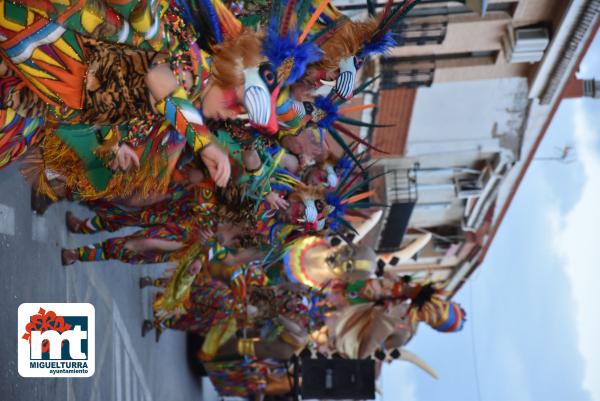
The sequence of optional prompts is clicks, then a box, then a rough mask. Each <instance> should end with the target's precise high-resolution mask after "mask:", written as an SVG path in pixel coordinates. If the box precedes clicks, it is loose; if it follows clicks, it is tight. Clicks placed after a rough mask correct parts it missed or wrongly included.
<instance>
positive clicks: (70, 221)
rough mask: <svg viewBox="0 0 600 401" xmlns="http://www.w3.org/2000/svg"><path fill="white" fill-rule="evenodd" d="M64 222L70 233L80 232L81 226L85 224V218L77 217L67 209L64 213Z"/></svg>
mask: <svg viewBox="0 0 600 401" xmlns="http://www.w3.org/2000/svg"><path fill="white" fill-rule="evenodd" d="M65 224H66V225H67V230H69V232H70V233H74V234H81V233H82V232H83V230H82V226H83V225H84V224H85V220H81V219H79V218H77V217H76V216H75V215H74V214H73V213H72V212H70V211H69V212H67V213H66V214H65Z"/></svg>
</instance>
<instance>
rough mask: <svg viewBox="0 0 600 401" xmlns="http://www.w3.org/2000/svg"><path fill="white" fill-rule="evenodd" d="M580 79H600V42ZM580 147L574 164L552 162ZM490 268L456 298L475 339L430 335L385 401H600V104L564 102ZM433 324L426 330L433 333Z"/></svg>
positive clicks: (420, 340)
mask: <svg viewBox="0 0 600 401" xmlns="http://www.w3.org/2000/svg"><path fill="white" fill-rule="evenodd" d="M579 75H580V77H584V78H592V77H596V78H597V79H600V35H597V37H596V39H595V40H594V42H593V44H592V47H591V48H590V50H589V51H588V55H587V56H586V58H585V59H584V61H583V63H582V65H581V69H580V74H579ZM567 145H568V146H573V147H574V149H575V151H574V154H573V157H572V162H571V163H568V164H565V163H559V162H556V161H544V160H540V159H539V158H541V157H548V156H556V155H557V154H558V153H559V151H558V150H557V149H561V148H563V147H564V146H567ZM536 157H537V158H538V160H536V161H534V162H533V163H532V166H531V167H530V169H529V171H528V172H527V175H526V176H525V179H524V180H523V182H522V184H521V187H520V189H519V191H518V192H517V194H516V196H515V199H514V200H513V203H512V205H511V207H510V209H509V211H508V213H507V215H506V217H505V219H504V221H503V223H502V225H501V226H500V229H499V231H498V233H497V235H496V238H495V240H494V242H493V243H492V246H491V248H490V251H489V253H488V255H487V257H486V260H485V261H484V263H483V264H482V265H481V266H480V267H479V269H478V271H477V272H475V274H474V275H473V276H472V277H471V279H470V280H469V281H468V282H467V284H465V285H464V286H463V288H462V289H461V290H460V291H459V293H458V294H457V295H456V297H455V300H456V301H458V302H459V303H461V304H462V306H463V307H464V308H465V310H466V311H467V319H468V320H467V323H466V324H465V327H464V329H463V331H461V332H459V333H454V334H445V333H437V332H435V331H433V330H432V329H430V328H429V327H420V328H419V332H418V334H417V335H416V337H415V339H414V340H413V341H412V342H411V343H410V344H409V345H408V347H407V348H408V349H410V350H411V351H413V352H415V353H416V354H418V355H419V356H421V357H422V358H423V359H424V360H426V361H427V362H429V364H430V365H431V366H433V367H434V369H436V371H437V372H438V374H439V376H440V378H439V379H438V380H434V379H432V378H430V377H429V376H427V375H426V374H424V373H422V372H421V371H420V370H418V369H417V368H416V367H414V366H412V365H409V364H406V363H402V362H395V363H393V364H392V365H389V366H386V367H385V368H384V370H383V377H382V380H380V383H379V385H380V388H381V389H382V390H383V396H382V397H381V399H382V400H385V401H414V400H427V401H430V400H431V401H434V400H440V401H441V400H443V401H453V400H457V401H458V400H460V401H470V400H486V401H520V400H523V401H526V400H536V401H537V400H544V401H563V400H564V401H587V400H590V401H600V340H599V338H600V336H599V335H598V333H599V332H600V313H599V311H598V309H600V288H599V287H600V285H599V283H600V262H598V258H597V256H596V255H597V254H598V253H600V241H599V238H600V236H599V235H598V231H597V230H598V229H599V227H600V100H592V99H572V100H565V101H563V102H562V104H561V106H560V108H559V110H558V112H557V114H556V116H555V118H554V120H553V122H552V124H551V126H550V128H549V130H548V132H547V134H546V137H545V139H544V141H543V142H542V145H541V147H540V149H539V150H538V153H537V155H536ZM423 326H425V325H423Z"/></svg>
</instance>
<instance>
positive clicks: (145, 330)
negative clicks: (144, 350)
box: [142, 320, 154, 337]
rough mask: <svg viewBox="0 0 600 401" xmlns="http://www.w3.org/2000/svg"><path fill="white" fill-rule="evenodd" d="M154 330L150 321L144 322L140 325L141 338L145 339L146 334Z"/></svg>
mask: <svg viewBox="0 0 600 401" xmlns="http://www.w3.org/2000/svg"><path fill="white" fill-rule="evenodd" d="M153 328H154V324H152V321H151V320H144V322H143V323H142V337H146V334H148V333H150V332H151V331H152V329H153Z"/></svg>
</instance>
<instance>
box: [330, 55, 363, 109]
mask: <svg viewBox="0 0 600 401" xmlns="http://www.w3.org/2000/svg"><path fill="white" fill-rule="evenodd" d="M361 65H362V59H361V58H359V57H356V56H350V57H346V58H344V59H342V60H341V61H340V64H339V66H340V75H338V77H337V79H336V80H335V87H334V88H333V90H334V91H335V93H336V94H337V95H338V96H339V97H341V98H343V99H350V98H351V97H352V95H353V93H352V92H353V91H354V84H355V82H356V73H357V71H358V69H359V68H360V67H361Z"/></svg>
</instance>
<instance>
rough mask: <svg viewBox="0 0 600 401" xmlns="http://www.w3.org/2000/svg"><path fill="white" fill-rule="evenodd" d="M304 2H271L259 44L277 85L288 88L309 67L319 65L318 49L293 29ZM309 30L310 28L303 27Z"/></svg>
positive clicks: (296, 29)
mask: <svg viewBox="0 0 600 401" xmlns="http://www.w3.org/2000/svg"><path fill="white" fill-rule="evenodd" d="M305 2H306V0H305V1H300V2H297V1H296V0H286V1H284V2H282V4H283V5H285V7H284V8H282V7H281V3H279V2H274V7H273V12H272V13H271V19H270V24H269V29H268V31H267V35H266V37H265V39H264V41H263V54H264V55H265V56H266V57H267V58H268V59H269V62H270V63H271V64H272V66H273V67H274V69H275V70H276V71H277V77H278V82H279V83H280V84H282V85H283V84H285V85H290V84H292V83H294V82H296V81H297V80H298V79H300V78H301V77H302V75H304V71H305V70H306V67H307V66H308V65H309V64H312V63H315V62H317V61H319V60H320V59H321V57H322V51H321V49H320V48H319V47H318V46H317V45H316V44H314V43H311V42H307V41H305V39H306V35H305V34H304V32H301V31H299V30H298V28H297V26H296V25H297V24H296V22H295V18H294V17H295V16H296V15H297V14H298V15H297V18H298V19H300V18H302V16H301V15H299V14H301V13H304V12H305V7H304V3H305ZM306 28H308V29H310V27H305V30H306Z"/></svg>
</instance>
